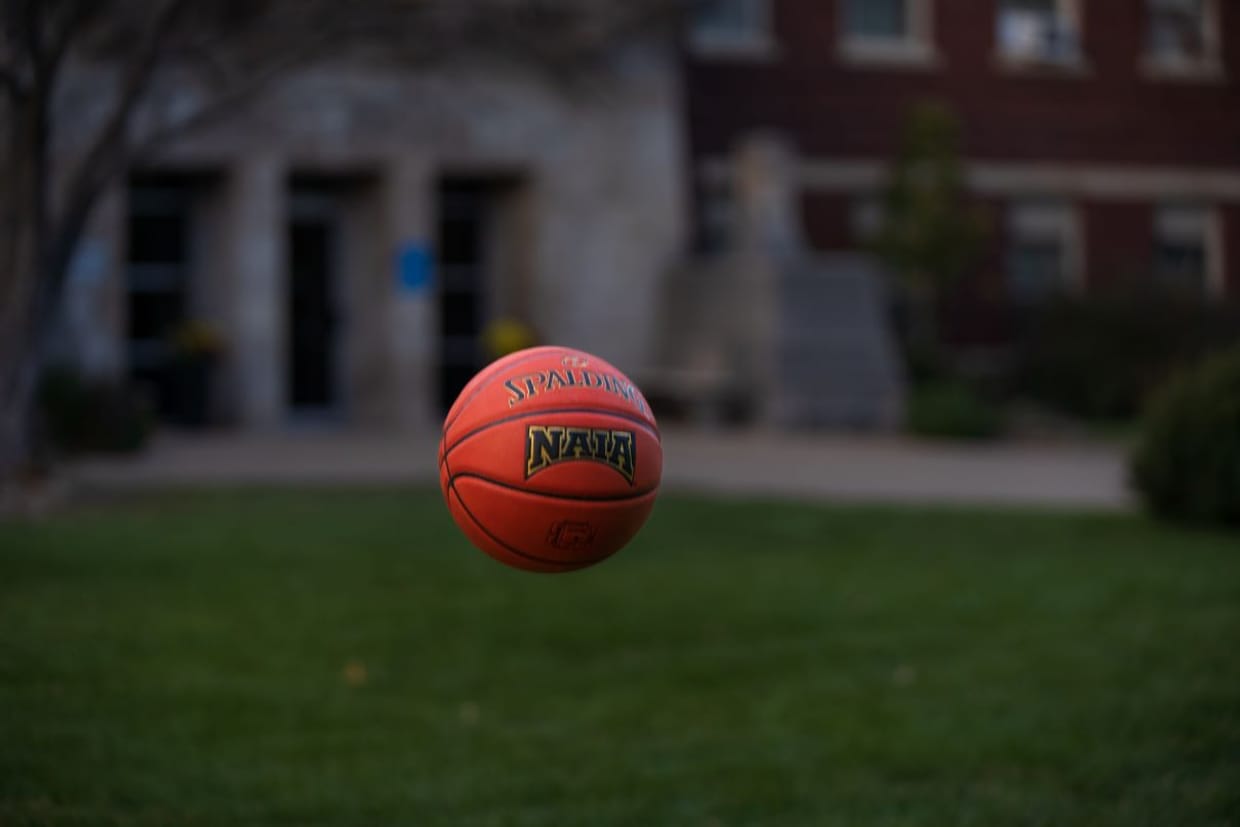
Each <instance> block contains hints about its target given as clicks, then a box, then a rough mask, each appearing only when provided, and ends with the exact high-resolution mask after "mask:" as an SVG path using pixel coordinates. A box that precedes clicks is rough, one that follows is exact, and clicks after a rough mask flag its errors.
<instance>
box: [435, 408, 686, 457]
mask: <svg viewBox="0 0 1240 827" xmlns="http://www.w3.org/2000/svg"><path fill="white" fill-rule="evenodd" d="M564 413H568V414H574V413H580V414H597V415H599V416H614V417H616V418H617V419H624V420H627V421H629V422H632V423H633V424H635V425H640V426H641V427H642V428H643V429H644V430H645V431H646V433H648V434H650V435H651V436H653V437H654V441H655V442H657V443H658V444H659V447H660V448H662V447H663V440H662V439H661V438H660V437H659V429H658V428H657V427H656V426H654V425H651V424H650V420H648V419H642V418H641V417H640V416H637V415H636V414H629V413H623V412H621V411H608V410H599V409H598V408H543V409H540V410H537V411H525V412H524V413H519V414H510V415H508V416H505V417H503V418H501V419H495V420H492V421H490V422H488V423H487V424H485V425H480V426H479V427H477V428H474V429H473V430H472V431H469V432H468V433H466V434H463V435H462V436H461V438H460V439H458V440H457V441H456V442H454V443H452V444H451V445H449V446H448V447H447V448H446V449H445V450H444V452H443V458H444V461H445V462H447V459H448V454H450V453H452V452H453V451H454V450H455V449H456V448H457V447H458V446H460V444H461V443H462V442H464V441H465V440H467V439H472V438H473V437H476V436H477V435H478V434H480V433H482V432H483V431H486V430H489V429H491V428H494V427H495V426H496V425H503V424H504V423H505V422H516V421H517V420H519V419H529V418H531V417H535V416H543V415H545V414H564ZM449 473H451V472H449Z"/></svg>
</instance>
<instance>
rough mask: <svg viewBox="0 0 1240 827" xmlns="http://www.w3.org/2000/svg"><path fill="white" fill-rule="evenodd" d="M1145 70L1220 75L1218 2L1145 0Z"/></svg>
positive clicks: (1213, 0) (1211, 0)
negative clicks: (1146, 15) (1146, 20)
mask: <svg viewBox="0 0 1240 827" xmlns="http://www.w3.org/2000/svg"><path fill="white" fill-rule="evenodd" d="M1146 7H1147V11H1148V24H1147V29H1146V60H1145V63H1146V67H1147V69H1149V70H1151V71H1153V72H1154V73H1165V74H1210V73H1217V72H1218V71H1220V59H1219V26H1218V0H1146Z"/></svg>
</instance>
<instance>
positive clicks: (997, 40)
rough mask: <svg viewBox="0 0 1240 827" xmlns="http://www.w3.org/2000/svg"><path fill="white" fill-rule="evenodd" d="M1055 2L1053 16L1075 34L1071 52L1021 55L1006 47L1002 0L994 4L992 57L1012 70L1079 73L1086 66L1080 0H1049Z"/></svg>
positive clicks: (1081, 3)
mask: <svg viewBox="0 0 1240 827" xmlns="http://www.w3.org/2000/svg"><path fill="white" fill-rule="evenodd" d="M1050 1H1051V3H1053V5H1054V6H1055V20H1056V22H1057V23H1058V24H1059V25H1064V24H1066V26H1067V27H1069V28H1070V30H1071V31H1072V33H1073V35H1074V37H1075V48H1074V49H1073V50H1072V52H1071V53H1070V54H1066V55H1062V56H1057V55H1051V54H1035V55H1024V54H1019V53H1015V52H1012V51H1009V50H1007V49H1006V48H1005V45H1004V42H1003V37H1002V35H1001V33H1000V28H1001V26H1002V25H1003V15H1004V11H1005V8H1004V2H1003V0H999V2H997V3H996V4H995V19H994V26H993V32H992V33H993V36H994V51H995V60H996V61H997V62H998V64H999V65H1000V66H1001V67H1002V68H1003V69H1005V70H1007V71H1013V72H1025V73H1027V72H1039V71H1040V72H1054V73H1058V74H1061V75H1066V76H1072V75H1082V74H1085V73H1086V72H1087V70H1088V63H1087V61H1086V58H1085V15H1084V4H1083V2H1082V0H1050Z"/></svg>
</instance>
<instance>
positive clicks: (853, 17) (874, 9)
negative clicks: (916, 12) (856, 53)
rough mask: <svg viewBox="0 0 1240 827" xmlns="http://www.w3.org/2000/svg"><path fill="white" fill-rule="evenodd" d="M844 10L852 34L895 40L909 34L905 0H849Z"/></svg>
mask: <svg viewBox="0 0 1240 827" xmlns="http://www.w3.org/2000/svg"><path fill="white" fill-rule="evenodd" d="M844 11H845V18H844V22H845V25H846V26H847V29H848V33H849V34H850V35H856V36H859V37H872V38H884V39H894V40H898V39H903V38H905V37H907V36H908V31H909V25H908V9H907V8H906V2H905V0H848V4H847V6H846V7H845V10H844Z"/></svg>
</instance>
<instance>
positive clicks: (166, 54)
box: [0, 0, 678, 483]
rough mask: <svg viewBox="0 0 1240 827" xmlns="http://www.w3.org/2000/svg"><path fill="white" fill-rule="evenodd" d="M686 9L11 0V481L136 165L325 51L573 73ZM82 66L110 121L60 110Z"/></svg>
mask: <svg viewBox="0 0 1240 827" xmlns="http://www.w3.org/2000/svg"><path fill="white" fill-rule="evenodd" d="M677 5H678V4H677V2H676V0H638V1H637V2H629V1H626V2H623V3H617V2H613V0H353V2H342V0H266V1H265V2H260V0H0V483H2V482H4V481H5V480H7V479H9V478H11V476H12V475H13V473H14V472H15V470H16V469H17V468H19V467H20V466H21V464H22V463H23V461H24V458H25V456H26V453H27V451H28V447H29V432H30V427H29V426H30V419H31V404H32V397H33V393H34V388H35V385H36V382H37V379H38V376H39V373H40V370H41V369H42V366H43V361H44V357H45V353H46V350H47V344H48V343H47V339H48V336H49V329H50V328H51V325H52V322H53V321H54V319H55V316H56V313H57V310H58V306H59V303H60V298H61V294H62V292H63V285H64V282H65V278H66V274H67V272H68V269H69V266H70V262H71V260H72V257H73V254H74V251H75V248H76V246H77V244H78V241H79V239H80V238H81V236H82V233H83V230H84V228H85V226H86V224H87V222H88V220H89V218H90V215H91V212H92V210H93V208H94V207H95V205H96V203H97V202H98V200H99V198H100V196H101V194H102V193H103V192H104V191H105V189H106V188H107V187H108V186H109V184H111V183H112V182H113V181H114V180H115V179H116V178H117V176H118V175H120V174H122V173H123V171H124V170H125V169H126V168H128V167H129V166H131V165H132V164H133V163H135V162H136V161H139V160H141V159H142V158H144V157H147V156H149V155H150V154H151V153H153V152H155V151H157V150H158V149H159V147H160V146H162V145H164V144H165V143H166V142H167V141H169V140H170V139H172V138H174V137H176V136H177V135H180V134H183V133H185V132H187V131H189V130H193V129H195V128H200V127H202V126H204V125H206V124H208V123H210V122H211V121H213V120H215V119H217V118H219V117H221V116H222V115H226V114H227V113H229V112H232V111H235V109H236V108H237V107H238V106H239V105H240V104H242V103H243V102H244V100H245V99H246V98H247V97H249V96H252V95H254V94H256V93H258V92H259V91H260V90H262V89H263V88H264V86H266V85H267V84H268V83H269V82H270V81H272V80H273V79H276V78H278V77H280V76H281V75H284V74H285V73H288V72H290V71H292V70H295V69H296V68H298V67H301V66H305V65H306V64H308V63H310V62H313V61H317V60H321V59H324V58H327V57H335V56H339V55H341V54H360V55H362V56H364V57H365V58H367V59H372V60H378V61H391V62H399V63H400V64H401V65H405V66H424V65H427V64H432V63H435V62H436V61H442V60H444V59H445V58H448V57H456V56H459V55H460V54H461V52H462V51H468V50H478V51H479V52H485V53H486V54H488V55H489V56H492V57H496V56H499V57H506V58H509V59H516V60H520V61H522V62H524V63H526V64H528V65H530V66H534V67H537V68H541V69H546V70H549V75H550V76H553V77H560V78H562V77H565V76H566V75H568V74H574V73H577V72H578V71H579V70H580V69H581V68H582V66H583V64H589V63H590V62H591V61H593V60H595V59H596V58H599V57H601V56H604V55H605V54H607V52H608V51H609V47H610V46H611V45H613V44H615V43H616V42H617V41H618V40H620V39H623V38H624V37H626V36H627V35H629V34H632V33H636V32H637V31H638V30H641V29H644V28H646V27H649V26H650V25H651V24H653V23H662V22H666V21H670V20H671V19H672V17H673V15H675V14H676V13H677V11H678V9H677ZM568 68H572V69H573V72H572V73H569V72H566V71H564V70H566V69H568ZM75 70H76V71H92V72H97V73H98V75H99V77H100V78H101V79H107V80H108V81H109V82H107V83H104V84H103V85H104V86H105V87H107V93H108V95H107V101H106V103H107V107H106V113H105V114H104V115H103V117H102V118H100V119H99V120H98V121H97V122H87V120H86V119H74V120H73V122H72V124H68V123H62V122H61V118H60V117H59V116H58V110H57V107H56V103H57V95H58V93H59V92H61V90H62V87H63V85H64V83H65V78H66V76H67V75H68V74H69V73H70V72H72V71H75ZM185 85H191V86H192V87H193V88H194V90H195V92H196V93H197V94H196V96H195V97H196V98H197V99H198V100H199V101H200V103H199V104H198V106H197V108H196V109H194V110H193V111H192V112H188V113H179V115H178V117H176V118H173V119H165V118H158V117H144V116H143V115H150V114H151V112H152V110H155V109H158V107H156V106H155V104H156V102H157V99H158V97H159V95H160V93H161V91H164V92H166V91H167V90H168V89H169V88H170V87H183V86H185ZM70 125H71V126H72V128H73V129H74V130H75V136H74V138H75V139H74V140H73V141H71V142H68V141H65V140H63V139H64V138H65V134H64V133H65V132H66V130H67V128H68V127H69V126H70ZM83 128H85V132H86V134H85V135H76V132H77V131H78V130H82V129H83ZM70 143H71V144H72V149H71V150H69V151H67V152H64V153H62V152H61V151H60V149H59V148H60V147H63V146H65V145H67V144H70Z"/></svg>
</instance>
